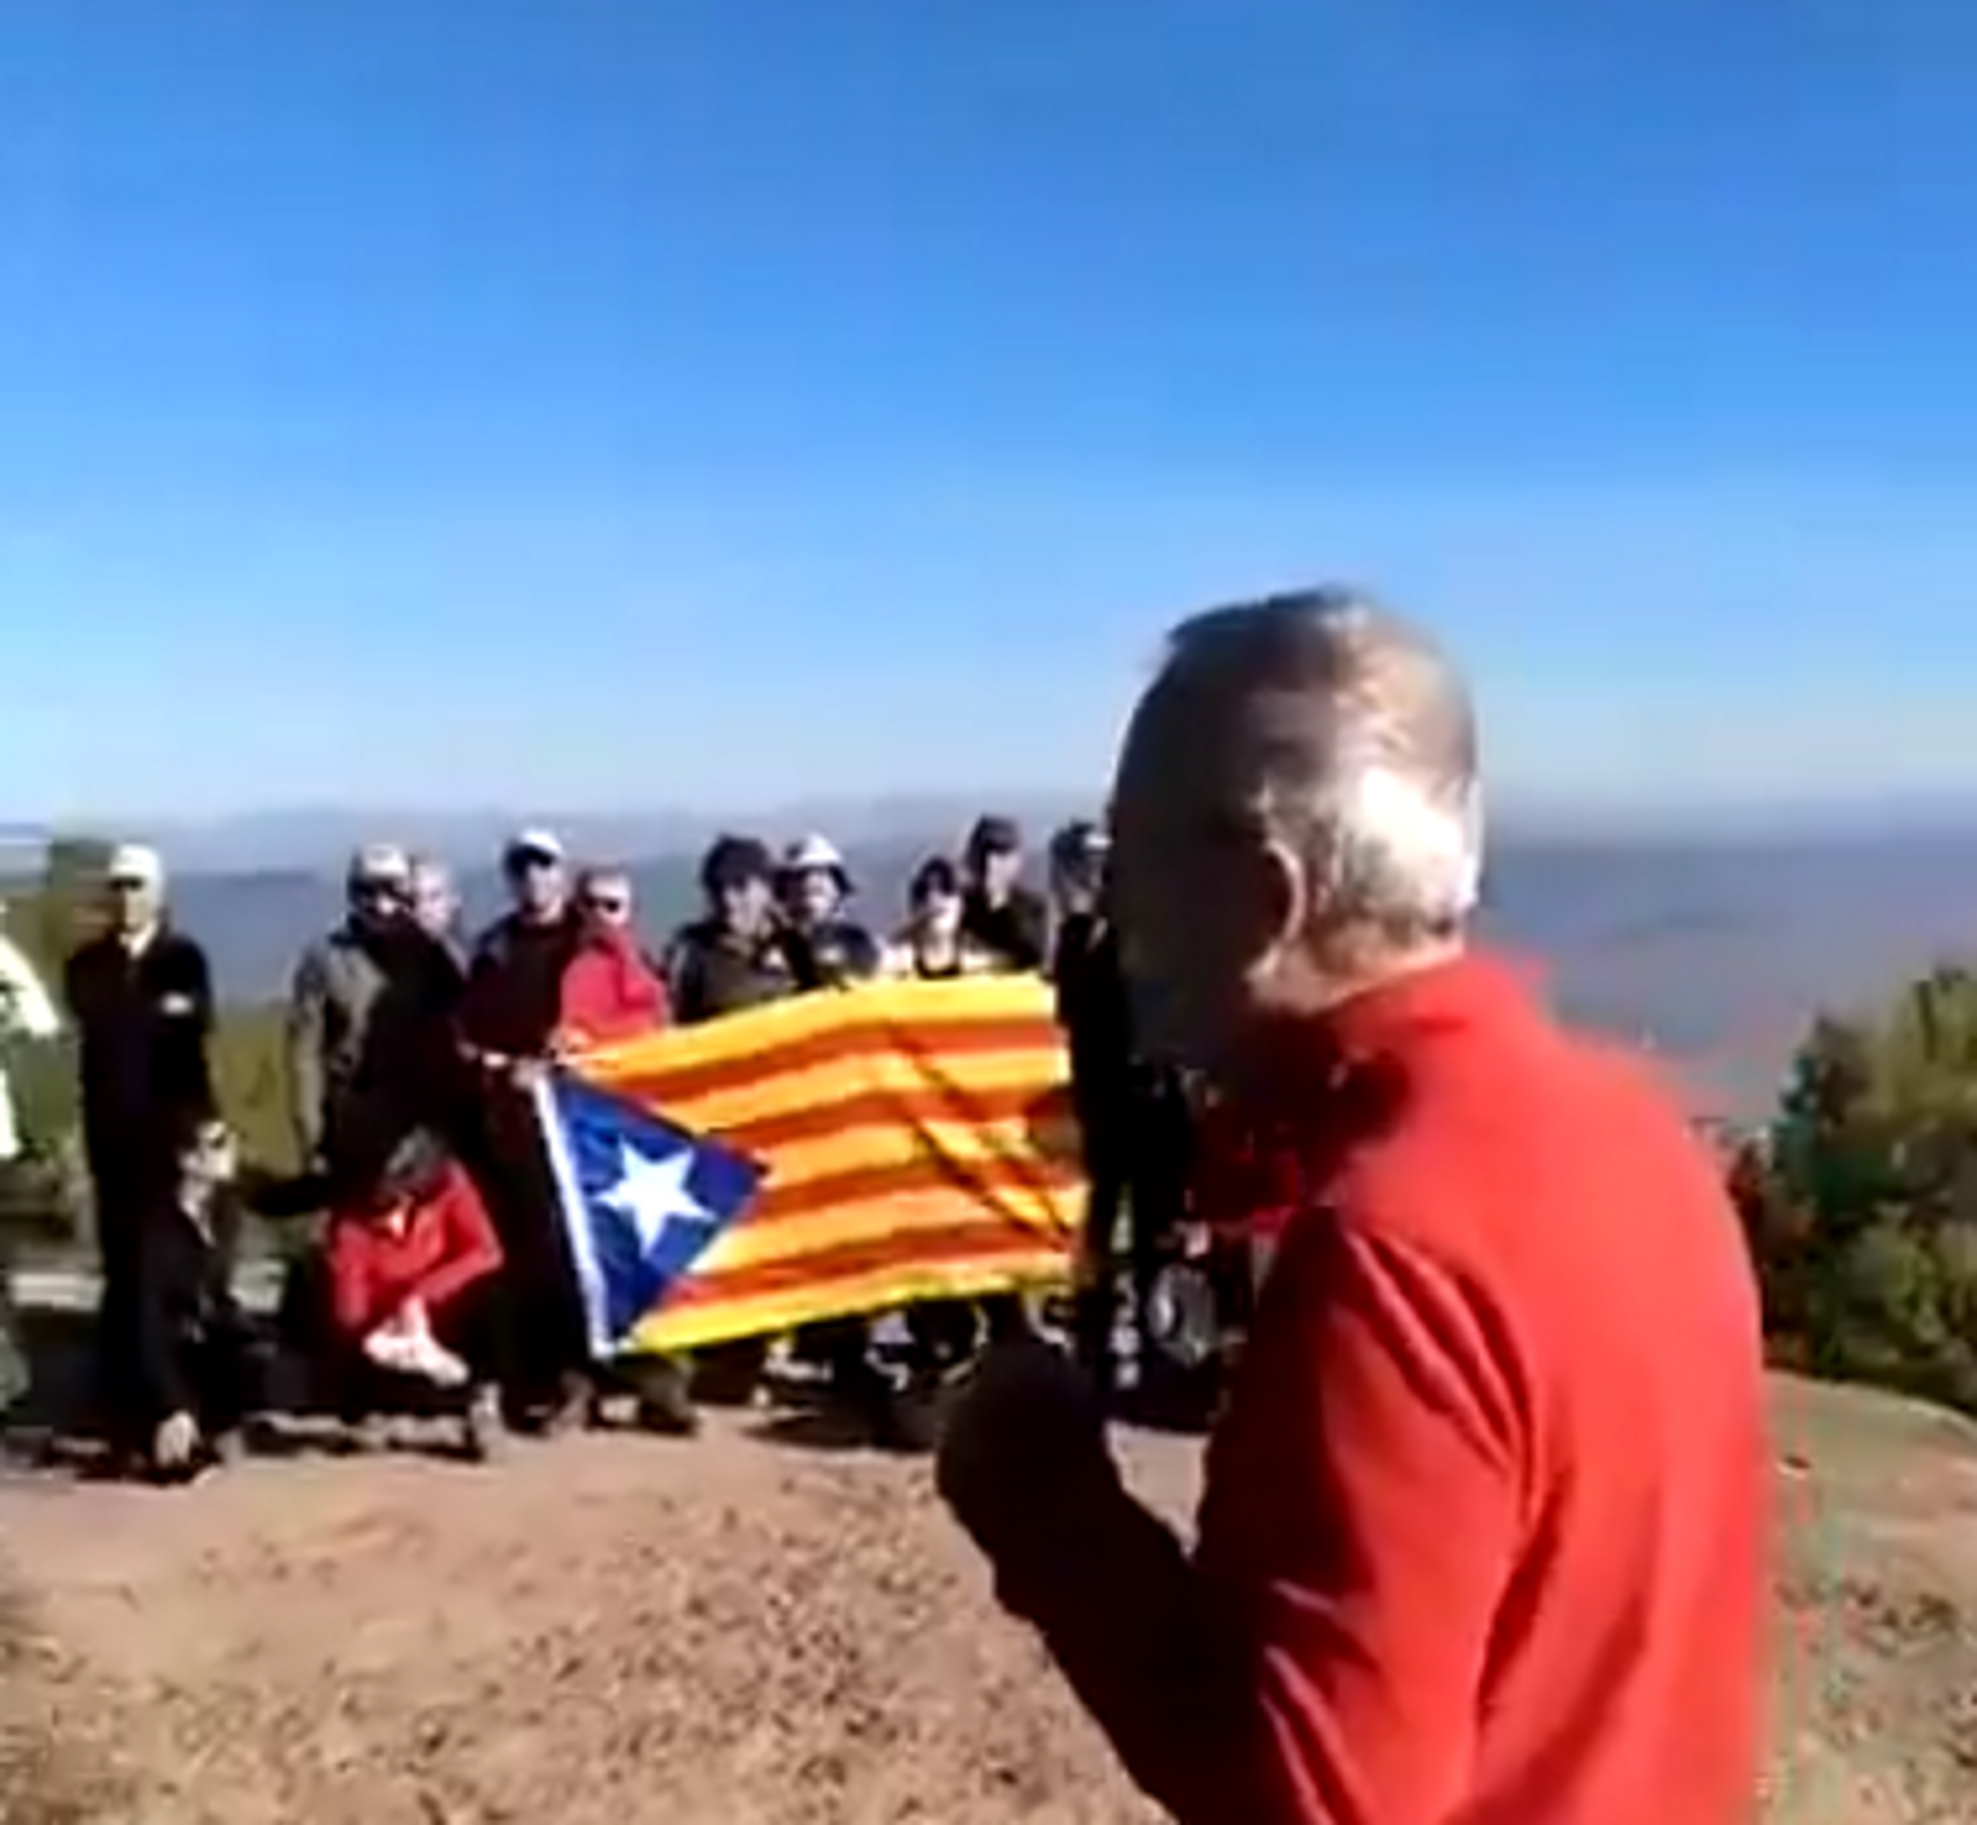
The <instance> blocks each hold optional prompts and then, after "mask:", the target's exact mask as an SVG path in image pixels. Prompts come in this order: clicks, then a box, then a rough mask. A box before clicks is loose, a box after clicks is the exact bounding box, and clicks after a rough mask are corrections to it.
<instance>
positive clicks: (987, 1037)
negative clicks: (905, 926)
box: [582, 977, 1083, 1350]
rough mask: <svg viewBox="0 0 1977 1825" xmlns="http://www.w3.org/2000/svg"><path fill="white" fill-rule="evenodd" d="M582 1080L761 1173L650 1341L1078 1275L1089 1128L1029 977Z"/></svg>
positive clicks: (686, 1340) (665, 1049)
mask: <svg viewBox="0 0 1977 1825" xmlns="http://www.w3.org/2000/svg"><path fill="white" fill-rule="evenodd" d="M582 1070H583V1074H584V1076H585V1077H586V1078H588V1079H590V1080H591V1081H592V1082H593V1083H595V1084H597V1085H598V1086H599V1087H601V1088H603V1089H607V1090H611V1091H613V1092H615V1093H616V1094H618V1095H620V1096H625V1097H628V1098H630V1099H631V1100H633V1101H635V1102H639V1103H643V1104H645V1105H646V1106H647V1107H649V1108H653V1109H656V1110H658V1111H659V1112H660V1113H661V1114H663V1115H664V1116H665V1117H666V1118H667V1119H668V1120H669V1121H671V1122H675V1123H677V1124H678V1125H679V1126H681V1127H683V1128H686V1129H688V1130H690V1131H692V1132H695V1133H699V1134H709V1135H713V1136H715V1137H717V1138H719V1139H720V1140H722V1141H723V1142H725V1143H726V1144H727V1145H728V1146H731V1147H734V1148H737V1149H739V1150H740V1151H742V1152H744V1153H747V1154H749V1155H751V1156H752V1157H754V1158H755V1159H757V1160H759V1161H760V1162H761V1163H762V1165H763V1166H764V1167H765V1168H766V1170H767V1179H766V1182H765V1184H764V1187H763V1190H762V1193H761V1195H760V1197H758V1198H757V1200H756V1202H755V1205H754V1207H753V1208H752V1209H751V1210H750V1211H749V1212H748V1213H747V1215H745V1216H744V1217H743V1218H742V1219H741V1220H740V1221H739V1222H737V1223H736V1224H735V1225H734V1226H733V1227H732V1228H731V1229H729V1230H728V1231H727V1232H726V1234H724V1235H722V1236H721V1237H720V1238H718V1239H717V1240H716V1241H715V1242H714V1243H713V1245H712V1246H711V1247H710V1248H709V1249H708V1251H707V1254H706V1255H705V1256H704V1257H703V1258H702V1260H701V1262H700V1263H699V1265H698V1266H697V1267H696V1269H695V1271H694V1273H693V1274H692V1275H691V1276H689V1277H688V1278H687V1279H686V1280H684V1281H682V1282H680V1283H679V1284H678V1285H676V1286H675V1287H674V1288H673V1289H672V1291H671V1292H670V1293H669V1294H668V1295H667V1297H666V1299H665V1301H664V1303H663V1304H662V1305H661V1306H660V1308H659V1309H658V1310H657V1311H655V1312H654V1313H652V1315H651V1316H650V1317H648V1318H647V1319H646V1320H645V1321H644V1322H643V1324H641V1325H640V1327H639V1329H638V1331H637V1333H636V1335H635V1338H634V1342H635V1344H636V1345H637V1346H638V1347H642V1348H646V1349H653V1350H662V1349H663V1350H675V1349H689V1348H693V1347H696V1346H698V1345H702V1344H709V1343H719V1342H723V1341H726V1340H728V1339H731V1338H736V1337H748V1336H756V1335H761V1334H763V1333H768V1332H776V1331H783V1330H788V1329H790V1328H792V1327H794V1326H796V1325H800V1324H809V1323H812V1322H815V1321H816V1320H819V1319H824V1318H837V1317H846V1316H850V1315H853V1314H856V1313H862V1312H875V1311H881V1310H884V1309H886V1308H888V1307H892V1306H899V1305H905V1304H909V1303H911V1302H913V1301H915V1300H919V1299H932V1298H950V1297H952V1298H960V1297H969V1298H972V1297H976V1296H979V1295H982V1294H987V1293H994V1292H1003V1291H1008V1290H1011V1289H1014V1288H1019V1287H1032V1286H1043V1285H1048V1286H1055V1285H1061V1284H1063V1283H1064V1282H1065V1281H1066V1279H1067V1278H1068V1277H1069V1275H1070V1272H1071V1266H1072V1260H1073V1254H1074V1242H1075V1231H1076V1224H1077V1221H1078V1218H1079V1215H1080V1211H1081V1198H1080V1195H1079V1194H1080V1187H1081V1185H1082V1182H1083V1180H1082V1172H1081V1168H1080V1166H1079V1156H1078V1146H1077V1130H1076V1124H1075V1122H1074V1121H1073V1119H1072V1116H1071V1109H1070V1099H1069V1092H1068V1076H1069V1073H1068V1067H1067V1063H1066V1058H1065V1053H1064V1046H1063V1041H1062V1039H1061V1037H1060V1035H1059V1033H1058V1031H1057V1028H1056V1025H1055V1022H1054V1021H1053V1019H1052V1010H1051V1004H1050V994H1049V990H1048V989H1047V988H1046V987H1045V985H1044V984H1043V983H1041V982H1039V981H1038V980H1037V979H1036V978H1034V977H1003V978H996V977H974V978H964V979H961V980H957V981H952V982H898V983H881V984H874V985H871V986H869V987H864V988H859V989H854V990H850V991H847V992H843V993H827V994H818V995H806V996H803V997H800V998H799V999H796V1000H793V1001H785V1002H777V1003H772V1004H770V1005H768V1006H766V1007H762V1008H756V1009H751V1010H750V1011H748V1012H746V1013H742V1014H734V1015H730V1016H729V1017H727V1018H726V1019H723V1020H716V1021H710V1022H708V1023H707V1024H706V1025H704V1026H696V1027H685V1028H679V1029H676V1030H674V1031H671V1032H666V1033H659V1034H654V1035H652V1036H651V1037H649V1038H645V1039H639V1040H634V1041H631V1042H629V1043H627V1044H625V1045H621V1046H616V1047H612V1048H610V1049H608V1050H604V1051H600V1052H597V1053H593V1054H592V1055H590V1056H589V1057H587V1058H586V1059H585V1060H584V1061H583V1065H582Z"/></svg>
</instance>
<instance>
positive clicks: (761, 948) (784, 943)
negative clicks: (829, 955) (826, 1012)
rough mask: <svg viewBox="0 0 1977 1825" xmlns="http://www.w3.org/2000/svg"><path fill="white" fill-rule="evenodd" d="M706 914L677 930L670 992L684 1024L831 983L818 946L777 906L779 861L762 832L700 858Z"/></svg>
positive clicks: (733, 839) (731, 840)
mask: <svg viewBox="0 0 1977 1825" xmlns="http://www.w3.org/2000/svg"><path fill="white" fill-rule="evenodd" d="M700 890H701V892H702V893H703V894H704V895H705V896H706V899H707V912H706V914H705V915H704V916H703V917H701V918H699V919H696V920H695V921H694V922H693V923H692V924H691V925H684V926H682V927H681V928H680V929H679V930H678V931H677V932H676V933H674V935H673V941H672V944H671V945H670V946H669V947H668V949H667V952H666V995H667V999H668V1001H669V1002H670V1003H671V1004H672V1012H673V1020H674V1023H675V1024H676V1025H679V1026H683V1027H687V1026H694V1025H696V1024H698V1023H699V1022H700V1021H703V1020H718V1019H719V1018H720V1017H721V1016H722V1015H723V1014H736V1013H739V1012H741V1010H742V1009H744V1008H752V1007H759V1006H760V1005H761V1004H762V1003H764V1002H767V1001H780V1000H782V999H783V998H784V997H785V996H786V995H799V994H803V993H806V992H807V991H809V990H811V989H816V988H822V987H823V986H824V976H823V971H822V969H821V968H820V967H819V965H818V962H817V959H816V957H815V956H814V954H813V953H812V951H811V948H810V946H809V945H808V944H807V943H806V942H805V941H804V939H803V937H802V935H801V934H800V933H798V932H797V931H796V930H795V928H794V927H793V926H792V925H791V924H790V922H789V921H788V919H786V918H785V917H784V916H783V913H782V910H781V908H780V907H778V905H777V904H776V865H775V861H774V859H773V858H772V857H771V856H770V854H769V850H768V847H767V845H766V844H763V843H760V842H758V841H757V840H756V839H755V838H754V837H745V836H723V837H718V838H716V839H715V841H714V843H713V844H712V845H711V846H710V847H709V849H708V851H707V853H706V855H705V856H704V857H703V858H702V859H701V864H700Z"/></svg>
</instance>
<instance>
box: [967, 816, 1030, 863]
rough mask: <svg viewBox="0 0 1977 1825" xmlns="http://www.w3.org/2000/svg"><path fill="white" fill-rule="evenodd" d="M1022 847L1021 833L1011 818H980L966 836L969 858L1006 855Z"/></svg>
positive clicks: (1018, 826)
mask: <svg viewBox="0 0 1977 1825" xmlns="http://www.w3.org/2000/svg"><path fill="white" fill-rule="evenodd" d="M1022 847H1023V831H1022V826H1021V825H1019V824H1018V823H1017V822H1016V820H1015V819H1014V818H1013V817H996V816H989V817H982V818H977V819H976V820H975V828H974V829H973V830H972V831H971V832H970V833H969V835H968V853H969V854H970V855H971V856H984V855H1008V854H1009V853H1010V852H1011V851H1012V850H1017V849H1021V848H1022Z"/></svg>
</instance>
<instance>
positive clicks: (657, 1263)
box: [536, 1071, 763, 1356]
mask: <svg viewBox="0 0 1977 1825" xmlns="http://www.w3.org/2000/svg"><path fill="white" fill-rule="evenodd" d="M536 1111H537V1116H538V1118H539V1119H540V1121H541V1124H542V1132H543V1140H544V1144H545V1145H546V1147H547V1149H548V1152H549V1159H550V1164H551V1166H552V1167H553V1168H554V1172H555V1178H556V1186H557V1193H558V1200H559V1202H560V1204H561V1206H562V1215H563V1223H564V1229H565V1232H566V1233H567V1234H568V1236H569V1238H570V1253H571V1256H572V1259H573V1262H574V1265H575V1267H576V1271H577V1279H578V1282H579V1284H580V1286H581V1287H582V1290H583V1295H584V1307H585V1317H586V1320H587V1324H588V1329H589V1333H590V1345H591V1349H592V1351H593V1353H594V1354H596V1355H599V1356H608V1355H610V1354H612V1353H613V1352H615V1351H616V1350H618V1349H619V1348H621V1347H622V1346H623V1344H624V1342H625V1340H626V1339H627V1337H629V1335H630V1334H631V1332H632V1330H633V1329H634V1327H635V1326H636V1325H637V1324H638V1322H639V1320H640V1319H642V1318H644V1317H646V1316H647V1315H648V1314H649V1313H651V1312H652V1311H654V1310H655V1309H656V1308H657V1307H658V1306H659V1305H660V1304H662V1303H663V1301H664V1300H665V1298H666V1297H667V1295H668V1294H669V1293H670V1292H671V1291H672V1290H673V1289H674V1287H676V1286H677V1285H678V1284H679V1282H680V1281H681V1280H682V1279H683V1278H684V1277H685V1276H687V1275H688V1274H690V1273H691V1272H692V1271H693V1268H694V1264H695V1263H696V1262H697V1261H698V1260H699V1259H700V1257H701V1256H702V1255H703V1254H704V1253H705V1252H706V1251H707V1248H708V1246H709V1245H710V1244H711V1243H712V1242H713V1241H714V1239H715V1238H716V1237H717V1236H719V1235H721V1234H722V1233H723V1232H724V1231H725V1230H726V1229H727V1228H728V1227H729V1225H730V1224H732V1223H733V1222H734V1221H735V1220H736V1219H737V1218H738V1217H740V1216H741V1215H742V1214H743V1212H745V1211H746V1210H747V1209H748V1207H749V1205H750V1204H751V1203H753V1202H754V1199H755V1194H756V1192H757V1191H758V1190H759V1189H760V1188H761V1184H762V1177H763V1173H762V1168H761V1167H760V1166H759V1165H757V1164H756V1162H755V1161H753V1160H751V1159H749V1158H747V1157H746V1156H745V1155H743V1154H740V1153H737V1152H736V1151H735V1150H734V1149H733V1148H731V1147H727V1146H724V1145H722V1144H721V1143H720V1142H719V1141H716V1140H712V1139H710V1138H709V1137H708V1136H706V1135H699V1134H693V1133H690V1132H689V1131H688V1130H687V1129H684V1128H681V1127H679V1126H678V1125H677V1124H675V1123H673V1122H669V1121H667V1120H666V1119H665V1117H664V1116H662V1115H659V1114H658V1113H656V1112H655V1111H653V1110H652V1109H649V1108H646V1107H645V1106H644V1105H643V1104H640V1103H635V1102H633V1101H631V1100H630V1099H629V1098H628V1097H623V1096H619V1095H616V1094H615V1093H613V1092H612V1091H609V1090H604V1089H600V1088H599V1087H598V1086H597V1085H595V1084H592V1083H588V1082H586V1081H585V1080H584V1079H583V1078H582V1077H580V1076H578V1075H577V1074H576V1073H574V1072H571V1071H556V1072H552V1073H551V1074H550V1075H549V1076H548V1077H547V1078H545V1079H544V1080H543V1081H542V1084H541V1086H540V1088H539V1089H538V1091H537V1093H536Z"/></svg>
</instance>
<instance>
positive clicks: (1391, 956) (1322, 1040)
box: [1231, 937, 1466, 1108]
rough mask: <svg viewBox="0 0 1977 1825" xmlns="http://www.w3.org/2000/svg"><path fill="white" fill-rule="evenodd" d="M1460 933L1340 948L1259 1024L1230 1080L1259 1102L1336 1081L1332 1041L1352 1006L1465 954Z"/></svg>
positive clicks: (1291, 1101) (1281, 1101)
mask: <svg viewBox="0 0 1977 1825" xmlns="http://www.w3.org/2000/svg"><path fill="white" fill-rule="evenodd" d="M1465 949H1466V946H1465V944H1464V942H1463V940H1462V939H1461V938H1460V937H1456V938H1449V939H1437V940H1435V941H1433V942H1431V943H1424V944H1415V945H1409V946H1407V947H1406V948H1405V949H1400V948H1397V947H1395V946H1392V945H1372V944H1368V945H1360V946H1352V947H1339V948H1337V949H1335V951H1334V955H1333V957H1332V958H1331V959H1330V960H1329V962H1330V967H1329V968H1328V969H1325V970H1323V971H1320V970H1317V969H1315V968H1314V969H1313V971H1312V972H1311V973H1310V974H1308V975H1307V976H1306V978H1305V980H1304V981H1303V982H1302V983H1301V984H1300V985H1299V988H1298V991H1297V992H1296V993H1295V994H1294V995H1292V996H1289V997H1287V998H1286V999H1285V1001H1284V1002H1283V1003H1281V1004H1280V1005H1279V1007H1278V1009H1277V1011H1276V1012H1275V1013H1274V1014H1273V1015H1271V1016H1269V1017H1268V1018H1267V1019H1266V1020H1265V1021H1263V1022H1262V1024H1261V1025H1260V1026H1259V1027H1258V1029H1257V1030H1256V1032H1255V1033H1254V1035H1253V1043H1250V1044H1246V1045H1244V1046H1243V1048H1242V1050H1241V1055H1240V1057H1239V1060H1238V1064H1237V1069H1236V1072H1235V1075H1234V1079H1233V1081H1232V1084H1231V1087H1232V1088H1236V1089H1238V1090H1239V1091H1240V1092H1241V1093H1242V1094H1243V1095H1244V1097H1245V1099H1246V1100H1253V1101H1256V1102H1258V1103H1259V1104H1261V1105H1274V1106H1279V1107H1292V1108H1294V1107H1297V1106H1298V1105H1299V1104H1300V1103H1301V1102H1302V1101H1303V1100H1304V1099H1305V1098H1306V1097H1307V1096H1309V1095H1312V1094H1316V1093H1320V1092H1322V1091H1323V1090H1324V1089H1325V1088H1326V1086H1327V1085H1328V1084H1330V1083H1331V1082H1332V1081H1333V1078H1334V1074H1335V1072H1336V1069H1337V1065H1338V1053H1337V1051H1336V1050H1335V1049H1334V1047H1333V1046H1332V1045H1331V1044H1330V1043H1328V1041H1329V1038H1330V1036H1331V1034H1332V1033H1333V1031H1334V1029H1335V1028H1337V1027H1342V1026H1344V1025H1346V1024H1349V1022H1350V1018H1351V1015H1352V1012H1353V1010H1354V1009H1356V1008H1358V1007H1360V1006H1362V1005H1363V1004H1365V1003H1367V1002H1369V1001H1371V1000H1373V999H1375V998H1376V997H1378V996H1380V995H1382V994H1385V993H1387V992H1389V991H1392V990H1395V989H1399V988H1402V987H1404V986H1405V985H1406V984H1407V983H1409V982H1411V981H1413V980H1414V979H1415V978H1416V977H1418V976H1421V975H1424V974H1426V973H1427V972H1428V971H1430V970H1435V969H1440V968H1443V967H1445V966H1446V965H1448V964H1450V963H1453V962H1455V961H1457V960H1458V959H1459V958H1460V957H1462V956H1463V954H1464V952H1465Z"/></svg>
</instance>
